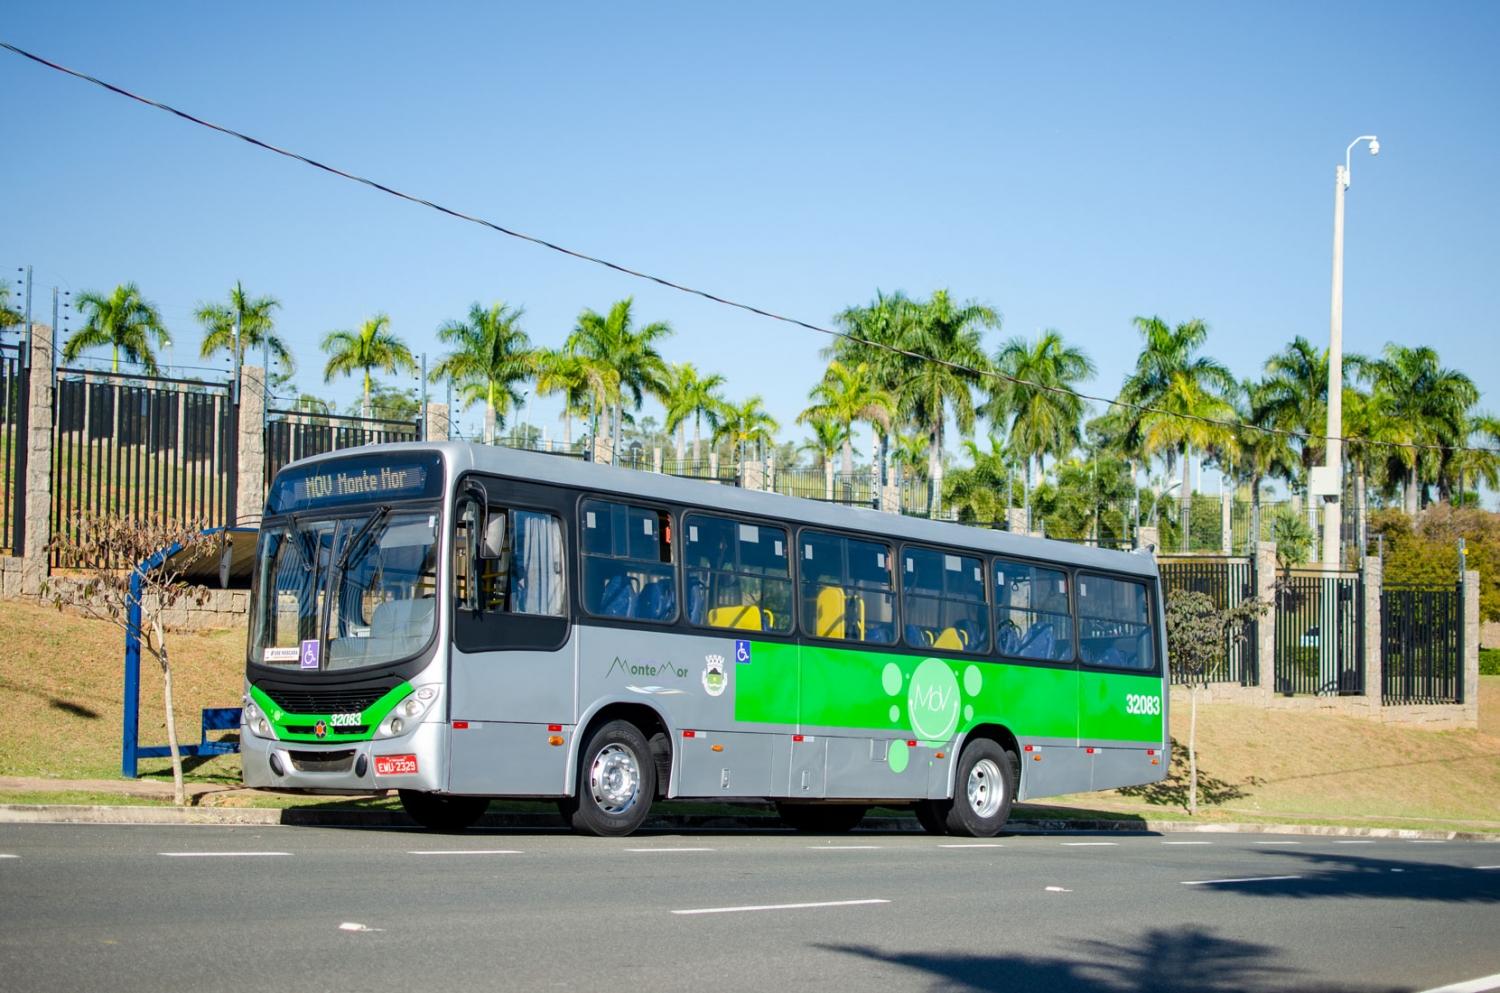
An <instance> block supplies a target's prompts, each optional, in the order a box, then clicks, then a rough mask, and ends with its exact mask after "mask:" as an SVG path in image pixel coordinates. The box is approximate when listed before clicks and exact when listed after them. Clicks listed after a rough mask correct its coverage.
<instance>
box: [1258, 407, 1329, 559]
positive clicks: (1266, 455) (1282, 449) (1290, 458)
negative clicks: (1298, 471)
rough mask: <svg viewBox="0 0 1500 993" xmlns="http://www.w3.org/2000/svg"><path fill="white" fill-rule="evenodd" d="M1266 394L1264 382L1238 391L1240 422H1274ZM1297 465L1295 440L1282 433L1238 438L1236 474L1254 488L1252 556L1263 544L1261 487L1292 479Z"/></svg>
mask: <svg viewBox="0 0 1500 993" xmlns="http://www.w3.org/2000/svg"><path fill="white" fill-rule="evenodd" d="M1266 392H1267V387H1266V384H1265V383H1264V382H1259V383H1257V382H1252V381H1246V382H1245V383H1244V384H1243V385H1242V387H1241V389H1240V390H1238V391H1237V399H1238V401H1239V402H1238V409H1237V411H1236V413H1237V415H1238V420H1240V421H1241V422H1243V423H1245V424H1251V425H1255V424H1267V423H1268V422H1269V421H1270V420H1271V418H1270V415H1269V414H1268V413H1266V407H1265V405H1266ZM1346 403H1347V401H1346ZM1345 409H1346V410H1347V409H1348V408H1347V407H1346V408H1345ZM1296 463H1297V453H1296V452H1294V451H1293V450H1292V443H1291V438H1290V437H1288V436H1287V435H1285V434H1282V433H1281V432H1280V431H1257V430H1254V429H1253V428H1241V429H1240V430H1239V431H1238V432H1237V433H1236V434H1235V436H1234V469H1235V474H1236V477H1237V478H1238V479H1240V480H1242V481H1244V482H1245V483H1247V484H1248V485H1249V487H1250V538H1249V546H1250V547H1249V550H1248V553H1249V554H1251V555H1254V554H1255V543H1256V542H1258V541H1260V535H1261V512H1260V496H1261V493H1260V491H1261V487H1262V486H1263V485H1264V484H1265V481H1266V480H1267V479H1274V478H1277V477H1281V478H1289V477H1290V476H1292V475H1293V473H1294V471H1295V470H1294V468H1293V467H1294V466H1295V465H1296Z"/></svg>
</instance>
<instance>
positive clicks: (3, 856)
mask: <svg viewBox="0 0 1500 993" xmlns="http://www.w3.org/2000/svg"><path fill="white" fill-rule="evenodd" d="M20 857H21V856H19V855H10V854H8V853H5V852H0V859H18V858H20Z"/></svg>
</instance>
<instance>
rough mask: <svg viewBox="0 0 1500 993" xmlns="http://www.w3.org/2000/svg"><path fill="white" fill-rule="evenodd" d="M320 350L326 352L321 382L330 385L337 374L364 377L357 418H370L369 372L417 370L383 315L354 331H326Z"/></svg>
mask: <svg viewBox="0 0 1500 993" xmlns="http://www.w3.org/2000/svg"><path fill="white" fill-rule="evenodd" d="M323 351H325V352H327V353H328V364H327V365H326V366H325V367H324V368H323V382H325V383H328V382H332V381H333V377H334V376H337V375H344V376H350V375H353V374H354V373H356V372H359V373H363V374H364V401H363V402H362V403H361V404H360V411H361V416H364V417H369V416H370V373H371V371H373V370H375V369H379V370H380V371H382V372H388V373H396V372H416V371H417V361H416V359H414V358H412V354H411V349H410V348H407V347H406V342H404V341H402V340H401V339H400V338H398V337H396V335H395V334H394V333H392V331H391V319H390V318H389V317H388V316H386V315H385V314H376V315H375V316H374V317H372V318H370V319H369V320H367V321H365V322H364V324H362V325H360V328H359V330H358V331H330V332H328V334H327V335H325V336H324V338H323Z"/></svg>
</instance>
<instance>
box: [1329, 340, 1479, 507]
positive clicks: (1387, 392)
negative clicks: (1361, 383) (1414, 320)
mask: <svg viewBox="0 0 1500 993" xmlns="http://www.w3.org/2000/svg"><path fill="white" fill-rule="evenodd" d="M1355 368H1356V369H1357V371H1358V372H1359V373H1360V374H1362V375H1363V376H1365V377H1366V378H1367V379H1368V381H1369V383H1370V385H1371V402H1372V403H1373V404H1374V405H1375V406H1376V407H1377V408H1378V411H1379V416H1381V417H1382V418H1384V419H1385V420H1387V421H1389V422H1390V423H1391V425H1392V430H1391V435H1392V437H1391V439H1390V440H1391V441H1397V442H1403V443H1405V444H1406V445H1433V446H1445V447H1453V446H1458V445H1462V444H1464V442H1465V439H1466V438H1467V432H1466V418H1467V414H1468V411H1469V409H1470V408H1471V407H1472V406H1473V405H1474V404H1475V403H1476V402H1477V401H1478V400H1479V390H1478V388H1477V387H1476V386H1475V385H1474V381H1473V380H1471V379H1470V378H1469V377H1468V376H1466V375H1464V374H1463V373H1461V372H1458V371H1456V370H1453V369H1445V368H1443V367H1442V365H1441V364H1440V363H1439V361H1438V355H1437V352H1435V351H1433V350H1432V349H1431V348H1428V347H1426V346H1419V347H1416V348H1408V347H1407V346H1405V345H1397V344H1388V345H1386V346H1385V349H1384V350H1383V351H1382V352H1381V357H1380V358H1378V359H1362V360H1360V361H1359V362H1358V363H1356V364H1355ZM1386 451H1387V453H1388V454H1387V458H1388V459H1389V460H1390V463H1391V467H1390V468H1391V471H1392V474H1393V475H1396V474H1399V475H1400V476H1401V477H1402V479H1403V483H1402V496H1403V503H1404V504H1405V508H1406V512H1407V513H1408V514H1410V515H1411V516H1413V517H1415V516H1416V513H1417V510H1418V509H1419V507H1420V504H1421V503H1422V502H1423V501H1424V497H1425V494H1424V492H1423V491H1424V490H1425V484H1426V483H1428V482H1438V481H1440V479H1441V476H1442V469H1443V460H1442V459H1441V458H1439V456H1438V455H1437V454H1436V453H1435V452H1434V451H1433V450H1431V449H1426V450H1422V449H1417V448H1411V447H1406V448H1402V447H1396V446H1387V449H1386Z"/></svg>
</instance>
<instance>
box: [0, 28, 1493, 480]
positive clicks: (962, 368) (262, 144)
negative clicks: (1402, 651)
mask: <svg viewBox="0 0 1500 993" xmlns="http://www.w3.org/2000/svg"><path fill="white" fill-rule="evenodd" d="M0 48H4V49H6V50H8V51H10V52H13V53H15V54H16V55H19V56H21V57H22V58H25V59H29V60H31V61H32V62H35V63H37V64H39V65H43V66H46V67H47V68H49V69H54V70H56V71H57V72H61V73H64V74H66V75H69V76H72V77H74V78H75V79H81V80H83V81H84V82H88V83H93V84H94V85H95V86H99V87H102V88H103V89H106V90H108V91H109V92H111V93H114V94H116V95H118V96H122V97H125V98H126V99H128V100H134V101H136V102H137V103H142V104H145V105H146V106H148V107H155V108H156V109H157V110H162V111H166V112H167V113H168V114H172V115H173V116H175V117H180V118H182V119H183V120H185V121H188V122H190V123H192V124H197V125H199V126H200V127H205V128H208V129H209V130H211V131H217V132H219V133H220V134H224V135H228V136H229V137H231V138H238V139H239V140H241V141H243V142H247V143H249V144H251V145H254V146H255V147H256V148H259V149H262V150H263V151H267V152H272V153H274V154H276V155H281V156H284V157H286V158H289V159H293V160H295V161H297V162H301V163H303V164H304V165H308V166H311V167H313V168H314V169H318V170H321V171H322V172H326V173H330V174H332V175H334V176H338V177H339V178H340V179H347V180H349V181H351V182H355V183H360V184H362V185H364V186H368V187H370V188H371V189H375V190H379V191H380V192H381V193H385V194H388V195H390V196H393V197H396V198H397V199H400V200H406V201H408V202H409V203H414V204H417V205H419V206H422V207H427V208H430V209H432V210H435V211H437V212H438V213H440V214H446V215H448V216H449V217H452V218H455V219H457V220H460V221H468V222H469V223H471V224H477V225H479V226H480V227H484V228H488V229H490V230H491V231H495V232H497V233H499V234H503V235H507V236H508V237H511V238H518V239H520V240H521V241H527V242H530V243H531V244H533V245H538V246H540V247H542V248H546V249H550V250H551V251H554V252H558V253H560V254H562V255H567V256H570V257H572V258H575V259H579V260H581V261H584V262H591V263H593V264H594V265H599V266H603V267H604V268H606V269H613V270H614V271H615V272H619V273H623V274H624V275H627V276H633V277H635V278H636V279H644V280H646V281H648V282H651V283H656V284H657V285H658V286H665V287H666V288H668V289H671V290H677V291H679V292H681V293H688V294H691V295H693V296H697V297H702V298H703V299H705V300H709V301H712V302H713V303H717V304H722V305H724V306H726V307H734V308H736V309H737V310H743V311H746V312H748V313H751V314H755V315H756V316H758V317H765V318H769V319H770V320H773V321H781V322H782V323H784V324H791V325H793V326H795V327H799V328H803V329H805V330H808V331H814V332H817V333H818V334H824V335H828V336H830V337H833V338H843V339H845V340H847V341H852V342H855V343H856V344H860V345H865V346H868V347H870V348H876V349H881V350H883V351H886V352H890V353H892V354H895V355H902V356H905V357H907V358H911V359H916V360H917V361H919V362H932V363H934V364H936V365H940V366H943V367H944V368H948V369H952V370H953V371H955V372H958V373H960V374H962V375H964V376H967V377H971V378H974V379H998V380H1001V381H1003V382H1006V383H1010V384H1011V385H1013V386H1021V387H1025V388H1026V389H1031V390H1043V391H1045V392H1048V393H1057V394H1061V395H1065V396H1075V397H1078V398H1080V399H1083V400H1088V401H1090V402H1092V403H1100V404H1104V405H1106V406H1110V407H1121V408H1124V409H1127V410H1133V411H1136V412H1137V413H1147V414H1159V415H1161V416H1164V417H1172V418H1177V419H1179V420H1187V421H1195V422H1198V423H1200V424H1212V425H1214V426H1216V427H1222V428H1228V429H1231V430H1235V431H1258V432H1260V433H1262V434H1271V435H1279V436H1282V437H1286V438H1293V439H1296V440H1299V441H1325V442H1326V441H1329V440H1337V441H1341V442H1343V443H1344V444H1346V445H1349V444H1355V445H1358V444H1364V445H1376V446H1381V447H1386V448H1404V449H1412V450H1417V451H1445V452H1464V451H1472V452H1488V453H1490V454H1495V455H1500V448H1483V447H1473V446H1465V445H1434V444H1424V443H1419V442H1401V441H1376V440H1374V439H1368V438H1358V437H1353V436H1345V435H1338V436H1330V435H1317V434H1309V433H1305V432H1300V431H1289V430H1287V429H1285V428H1275V427H1267V426H1264V425H1260V424H1249V423H1246V422H1244V421H1239V420H1229V419H1227V418H1217V417H1205V416H1201V415H1198V414H1185V413H1181V412H1178V411H1171V410H1163V409H1161V408H1160V407H1155V406H1152V405H1150V404H1142V403H1133V402H1131V401H1129V400H1121V399H1119V398H1111V397H1102V396H1094V395H1092V394H1089V393H1084V392H1082V391H1081V390H1075V389H1071V388H1069V387H1063V386H1051V385H1048V384H1045V383H1034V382H1031V381H1030V380H1026V379H1021V378H1019V377H1016V376H1011V375H1007V374H1006V373H1003V372H1000V371H999V370H997V369H976V368H974V367H972V366H967V365H963V364H962V363H958V362H952V361H949V360H947V359H943V358H939V357H937V356H934V355H924V354H922V353H921V352H915V351H911V350H910V349H906V348H902V347H900V346H898V345H892V344H889V343H887V342H883V341H874V340H872V339H869V338H865V337H863V336H861V335H857V334H853V333H851V332H848V331H840V330H838V329H836V328H828V327H823V326H822V325H819V324H813V323H810V322H808V321H804V320H801V319H799V318H796V317H786V316H784V315H782V314H778V313H775V312H774V311H770V310H765V309H764V308H761V307H757V306H754V305H753V304H748V303H741V302H740V301H738V300H733V299H730V298H729V297H724V296H720V295H718V294H715V293H710V292H708V291H707V290H700V289H696V288H694V287H691V286H687V285H685V284H682V283H677V282H673V281H672V280H670V279H666V278H664V277H662V276H656V275H653V274H651V273H648V272H642V271H641V270H639V269H632V268H631V267H630V266H627V265H622V264H621V263H618V262H611V261H610V260H609V259H604V258H600V257H598V256H596V255H589V254H588V253H587V252H581V251H577V250H575V249H572V248H568V247H566V246H565V245H559V244H557V243H556V242H552V241H548V240H547V239H545V238H539V237H537V236H536V235H530V234H526V233H525V232H523V231H517V230H515V229H513V228H508V227H505V226H504V225H502V224H497V223H495V222H494V221H490V220H486V219H485V218H483V217H478V216H476V215H473V214H466V213H464V212H463V211H461V210H456V209H454V208H452V207H446V206H444V205H442V204H440V203H435V202H434V201H431V200H427V199H424V198H423V197H419V196H414V195H412V194H410V193H403V192H402V191H401V190H398V189H395V188H394V187H391V186H387V185H385V184H384V183H380V182H377V181H376V180H373V179H369V178H367V177H364V176H360V175H356V174H355V173H351V172H346V171H345V170H343V169H340V168H337V167H336V166H331V165H328V164H326V163H323V162H319V161H317V160H316V159H312V158H309V157H308V156H306V155H302V154H300V153H298V152H294V151H291V150H289V149H286V148H282V147H280V146H278V145H273V144H271V143H270V142H268V141H263V140H261V139H260V138H256V137H253V136H251V135H248V134H245V133H244V132H241V131H236V130H234V129H233V128H228V127H224V126H223V125H220V124H214V123H213V122H212V121H206V120H204V119H203V118H201V117H196V116H194V115H192V114H189V113H188V112H186V111H184V110H179V109H178V108H176V107H173V106H172V105H170V104H165V103H162V102H160V101H158V100H152V99H151V98H149V97H144V96H141V95H140V94H138V93H133V92H131V91H130V90H127V89H125V88H124V87H121V86H116V85H115V84H113V83H108V82H105V81H104V80H102V79H99V78H97V77H95V76H90V75H88V74H87V73H83V72H79V71H78V70H76V69H70V68H68V67H67V66H65V65H60V64H58V63H56V62H53V61H51V60H50V59H45V58H43V57H42V56H40V55H37V54H35V53H33V52H28V51H27V50H25V49H24V48H18V47H16V46H15V45H12V44H10V43H9V42H6V41H0Z"/></svg>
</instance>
